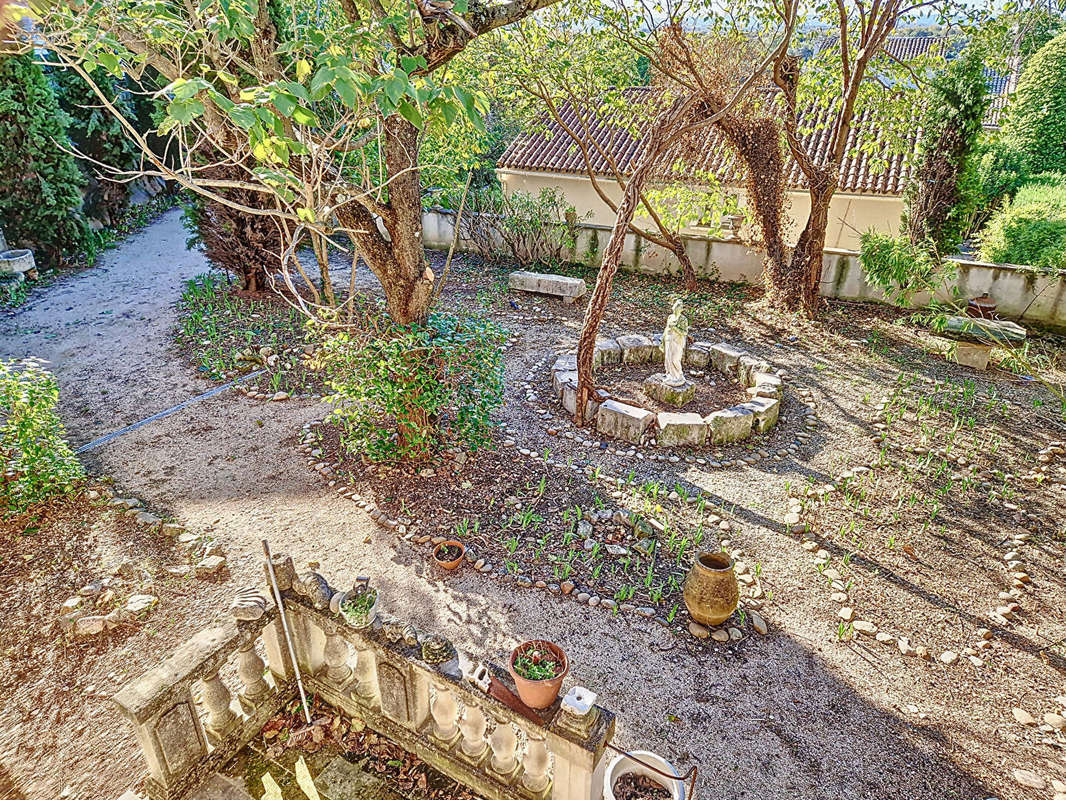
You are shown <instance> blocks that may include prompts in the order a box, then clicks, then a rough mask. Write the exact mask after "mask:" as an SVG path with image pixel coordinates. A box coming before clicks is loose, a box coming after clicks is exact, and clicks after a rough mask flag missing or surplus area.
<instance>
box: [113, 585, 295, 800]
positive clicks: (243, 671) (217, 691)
mask: <svg viewBox="0 0 1066 800" xmlns="http://www.w3.org/2000/svg"><path fill="white" fill-rule="evenodd" d="M260 614H261V616H260V617H259V618H258V619H251V620H238V619H233V620H228V621H226V622H225V623H223V624H220V625H218V626H216V627H212V628H209V629H207V630H205V631H201V632H200V633H198V634H197V635H196V636H194V637H193V638H192V639H190V640H189V641H187V642H186V643H185V644H183V645H182V646H181V647H179V648H178V649H177V650H176V651H175V652H174V654H173V655H171V656H170V658H168V659H167V660H166V661H164V662H163V663H162V664H159V665H158V666H156V667H154V668H153V669H150V670H149V671H148V672H146V673H145V674H143V675H141V676H140V677H138V678H136V679H135V680H133V681H131V682H130V683H128V684H127V685H126V686H124V687H123V688H122V689H121V690H120V691H119V692H118V694H116V695H115V697H114V700H115V703H116V704H117V705H118V707H119V709H121V711H122V713H123V714H125V715H126V717H127V718H128V719H129V720H130V721H131V722H132V723H133V726H134V728H135V730H136V733H137V740H138V742H139V743H140V745H141V750H142V752H143V753H144V757H145V760H146V761H147V763H148V777H147V779H146V781H145V790H146V792H147V794H148V797H149V798H151V799H152V800H171V798H176V797H181V796H182V795H184V794H185V793H186V792H187V791H188V790H189V789H190V788H192V787H194V786H195V785H196V784H197V783H199V781H200V780H201V779H203V778H204V777H206V776H207V775H208V774H209V773H210V772H211V771H212V770H214V769H217V768H218V767H219V766H221V765H222V764H224V763H225V762H226V761H228V760H229V759H231V758H232V757H233V756H234V755H235V754H236V753H237V752H238V751H239V750H240V749H241V748H242V747H244V745H246V744H247V743H248V742H249V741H251V739H252V738H253V737H254V736H255V735H256V733H258V732H259V730H260V728H262V727H263V725H264V723H266V721H267V720H268V719H270V718H271V717H272V716H274V715H275V714H276V713H277V712H278V710H279V709H280V708H281V707H282V706H283V705H284V704H285V703H286V702H288V701H289V700H290V699H291V698H292V697H293V695H294V693H295V691H296V689H295V686H294V685H293V683H292V680H291V679H292V665H291V661H290V659H289V657H288V653H287V650H286V648H285V640H284V638H283V634H282V631H281V626H280V621H279V619H278V616H277V613H276V609H274V608H273V607H272V606H270V605H268V604H267V603H266V601H265V598H264V603H263V607H261V608H260ZM260 651H262V653H263V655H261V653H260ZM264 655H265V659H264ZM229 667H233V668H235V672H236V674H237V678H238V681H239V686H237V687H236V692H234V691H233V690H232V689H231V688H230V687H229V686H228V685H227V683H226V682H225V681H224V680H223V678H222V673H223V672H224V671H227V668H229ZM230 671H234V670H230Z"/></svg>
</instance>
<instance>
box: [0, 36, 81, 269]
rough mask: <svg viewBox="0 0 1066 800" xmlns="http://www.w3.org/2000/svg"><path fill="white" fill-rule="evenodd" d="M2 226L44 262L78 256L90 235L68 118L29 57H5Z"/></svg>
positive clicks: (1, 66) (0, 70) (0, 92)
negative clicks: (67, 147)
mask: <svg viewBox="0 0 1066 800" xmlns="http://www.w3.org/2000/svg"><path fill="white" fill-rule="evenodd" d="M0 142H2V143H3V144H2V146H0V187H3V191H0V220H2V222H0V224H2V225H3V226H4V233H5V234H6V235H7V240H8V243H9V244H10V245H11V246H12V247H29V248H31V249H33V250H34V251H35V254H36V257H37V260H38V261H39V262H40V263H42V264H43V265H45V266H51V265H55V264H57V263H60V262H62V261H63V260H64V259H67V258H71V257H74V256H76V255H78V254H79V253H80V251H81V249H82V247H83V246H84V243H85V241H86V239H87V236H88V230H89V228H88V225H87V224H86V222H85V219H84V217H83V216H82V212H81V206H82V197H81V189H82V186H83V185H84V182H85V179H84V177H83V176H82V174H81V171H80V170H79V169H78V165H77V163H76V162H75V160H74V157H73V156H72V155H70V154H69V153H67V152H65V151H64V150H63V149H62V148H61V145H66V144H67V143H68V137H67V118H66V115H65V114H63V112H62V111H61V110H60V108H59V105H58V103H57V102H56V97H55V93H54V92H53V91H52V87H51V86H50V85H49V83H48V80H47V79H46V78H45V76H44V73H43V72H41V68H40V67H39V66H38V65H37V64H35V63H33V60H32V58H31V57H30V56H28V55H18V56H7V57H5V58H2V59H0Z"/></svg>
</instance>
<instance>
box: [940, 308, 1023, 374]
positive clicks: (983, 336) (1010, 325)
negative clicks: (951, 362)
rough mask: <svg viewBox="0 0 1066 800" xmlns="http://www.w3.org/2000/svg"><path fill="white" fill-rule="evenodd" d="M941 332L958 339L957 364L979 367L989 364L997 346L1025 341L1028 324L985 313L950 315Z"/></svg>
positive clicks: (956, 348)
mask: <svg viewBox="0 0 1066 800" xmlns="http://www.w3.org/2000/svg"><path fill="white" fill-rule="evenodd" d="M937 333H938V334H939V335H940V336H943V337H944V338H946V339H952V340H954V341H955V342H956V343H957V344H956V345H955V348H954V352H953V356H954V359H955V362H956V363H957V364H962V365H963V366H964V367H971V368H973V369H977V370H985V369H987V368H988V361H989V358H990V356H991V354H992V348H993V347H994V346H999V347H1006V346H1010V345H1015V344H1021V343H1023V342H1024V341H1025V338H1026V331H1025V328H1023V327H1022V326H1021V325H1018V324H1017V323H1015V322H1010V321H1009V320H1005V319H983V318H981V317H962V316H955V317H948V318H947V320H946V321H945V323H944V327H943V329H942V330H940V331H937Z"/></svg>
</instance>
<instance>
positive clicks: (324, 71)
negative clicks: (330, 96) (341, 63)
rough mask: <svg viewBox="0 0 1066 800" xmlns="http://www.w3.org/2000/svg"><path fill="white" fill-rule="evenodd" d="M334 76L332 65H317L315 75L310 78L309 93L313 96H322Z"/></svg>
mask: <svg viewBox="0 0 1066 800" xmlns="http://www.w3.org/2000/svg"><path fill="white" fill-rule="evenodd" d="M335 76H336V73H335V72H334V71H333V67H326V66H322V67H319V68H318V72H316V73H315V77H313V78H312V79H311V94H312V95H313V96H314V97H319V98H321V97H324V96H325V92H326V90H327V89H329V86H330V84H332V83H333V79H334V77H335Z"/></svg>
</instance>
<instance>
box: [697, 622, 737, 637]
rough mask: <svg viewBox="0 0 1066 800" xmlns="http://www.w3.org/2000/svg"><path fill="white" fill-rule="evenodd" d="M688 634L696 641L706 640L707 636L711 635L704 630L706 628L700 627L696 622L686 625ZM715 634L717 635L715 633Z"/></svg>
mask: <svg viewBox="0 0 1066 800" xmlns="http://www.w3.org/2000/svg"><path fill="white" fill-rule="evenodd" d="M688 632H689V633H691V634H692V635H693V636H695V637H696V638H697V639H706V638H707V637H708V636H710V635H711V632H710V631H709V630H708V629H707V628H706V626H704V625H700V624H699V623H698V622H690V623H689V624H688ZM715 633H717V631H715ZM726 638H727V639H728V638H729V635H728V634H726Z"/></svg>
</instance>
